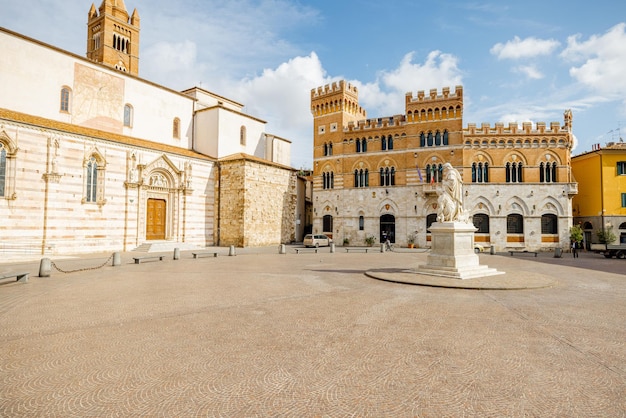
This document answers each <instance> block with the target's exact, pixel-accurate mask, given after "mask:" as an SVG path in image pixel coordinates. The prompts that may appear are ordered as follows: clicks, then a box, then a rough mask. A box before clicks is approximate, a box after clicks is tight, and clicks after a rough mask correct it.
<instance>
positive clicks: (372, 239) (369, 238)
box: [365, 235, 376, 247]
mask: <svg viewBox="0 0 626 418" xmlns="http://www.w3.org/2000/svg"><path fill="white" fill-rule="evenodd" d="M375 241H376V238H375V237H374V235H368V236H367V237H365V243H366V244H367V246H368V247H371V246H372V245H374V242H375Z"/></svg>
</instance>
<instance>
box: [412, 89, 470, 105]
mask: <svg viewBox="0 0 626 418" xmlns="http://www.w3.org/2000/svg"><path fill="white" fill-rule="evenodd" d="M448 99H463V86H456V87H455V89H454V94H450V87H444V88H443V89H441V94H440V95H438V94H437V89H430V92H429V95H428V96H426V94H425V93H424V90H419V91H418V92H417V96H413V93H411V92H408V93H406V95H405V101H406V104H409V103H420V102H424V103H426V102H429V103H430V102H433V101H436V100H448Z"/></svg>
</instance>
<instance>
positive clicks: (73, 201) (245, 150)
mask: <svg viewBox="0 0 626 418" xmlns="http://www.w3.org/2000/svg"><path fill="white" fill-rule="evenodd" d="M139 25H140V18H139V14H138V12H137V10H135V11H134V12H133V13H132V14H129V13H128V12H127V10H126V8H125V5H124V2H123V1H119V0H103V2H102V4H101V5H100V7H99V8H96V7H95V6H94V5H92V6H91V8H90V10H89V12H88V24H87V27H88V30H87V54H86V55H87V58H84V57H80V56H77V55H74V54H72V53H69V52H67V51H63V50H60V49H58V48H55V47H53V46H51V45H47V44H45V43H43V42H40V41H37V40H34V39H30V38H27V37H25V36H23V35H20V34H18V33H15V32H12V31H9V30H7V29H3V28H0V55H1V56H2V59H0V92H1V94H0V253H8V252H17V253H24V252H26V253H34V254H60V253H73V252H75V253H80V252H97V251H110V250H114V251H119V250H123V251H130V250H132V249H134V248H136V247H138V246H140V245H142V244H144V243H146V242H148V243H150V242H159V241H166V242H176V243H182V244H184V243H188V244H189V245H193V246H201V247H204V246H211V245H237V246H244V245H245V246H260V245H273V244H278V243H283V242H289V241H293V240H294V239H296V237H297V236H298V235H299V236H300V239H301V236H302V231H301V230H299V228H300V229H301V228H302V227H303V226H302V227H300V226H299V225H297V224H296V222H295V219H296V217H297V216H300V217H301V216H303V212H304V207H303V206H302V205H301V204H299V202H298V200H299V199H298V196H301V194H299V193H300V192H299V190H300V189H303V188H304V185H303V180H302V179H300V178H299V177H298V172H297V170H295V169H293V168H291V167H290V152H291V150H290V147H291V142H290V141H288V140H286V139H284V138H280V137H278V136H275V135H270V134H267V133H266V132H265V121H263V120H261V119H259V118H256V117H254V116H250V115H248V114H246V113H245V112H243V104H241V103H238V102H236V101H234V100H232V99H228V98H225V97H223V96H220V95H217V94H215V93H212V92H209V91H206V90H204V89H202V88H198V87H194V88H191V89H188V90H185V91H182V92H179V91H174V90H172V89H169V88H167V87H165V86H161V85H157V84H155V83H152V82H150V81H148V80H144V79H142V78H140V77H139V76H138V71H139V70H138V68H139ZM257 189H262V190H263V199H259V196H258V193H257V192H256V190H257ZM268 202H272V205H269V204H268ZM273 202H281V206H280V207H274V206H275V205H274V203H273ZM282 205H284V206H282Z"/></svg>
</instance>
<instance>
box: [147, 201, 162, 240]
mask: <svg viewBox="0 0 626 418" xmlns="http://www.w3.org/2000/svg"><path fill="white" fill-rule="evenodd" d="M165 209H166V204H165V200H160V199H148V205H147V208H146V212H147V213H146V239H148V240H156V239H165Z"/></svg>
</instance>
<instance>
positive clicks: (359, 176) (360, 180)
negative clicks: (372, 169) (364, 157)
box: [354, 168, 369, 187]
mask: <svg viewBox="0 0 626 418" xmlns="http://www.w3.org/2000/svg"><path fill="white" fill-rule="evenodd" d="M354 187H369V170H368V169H367V168H366V169H365V170H363V169H359V170H354Z"/></svg>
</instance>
